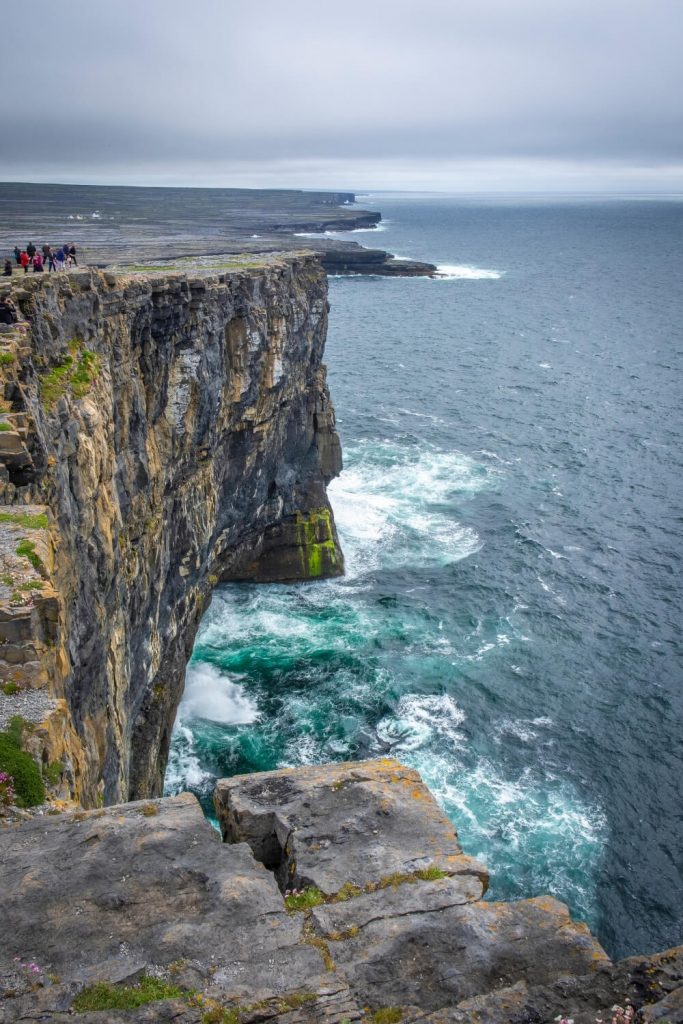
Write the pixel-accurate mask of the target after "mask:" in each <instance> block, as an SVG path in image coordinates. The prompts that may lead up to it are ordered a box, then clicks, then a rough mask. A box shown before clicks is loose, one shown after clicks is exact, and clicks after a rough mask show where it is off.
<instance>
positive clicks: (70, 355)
mask: <svg viewBox="0 0 683 1024" xmlns="http://www.w3.org/2000/svg"><path fill="white" fill-rule="evenodd" d="M10 287H11V286H10ZM12 295H13V298H14V301H15V303H16V305H17V308H18V310H19V314H20V315H19V321H18V323H17V324H15V325H13V326H12V327H11V328H10V329H8V330H7V331H6V332H5V333H4V334H3V335H2V341H3V343H4V349H3V351H4V355H0V376H1V377H2V381H1V385H2V392H3V394H2V398H3V401H4V404H3V406H2V412H1V413H0V417H1V419H2V423H4V424H5V426H4V427H3V428H2V430H0V438H1V439H2V440H1V441H0V459H2V465H0V501H4V502H5V503H6V506H7V508H6V509H5V513H4V514H0V533H3V536H4V540H0V555H2V552H3V551H4V552H5V556H3V557H5V562H6V566H5V568H6V571H5V573H4V574H3V578H4V579H5V580H6V583H5V584H3V587H2V589H0V641H2V643H0V668H1V669H2V675H3V680H6V681H8V682H12V681H14V683H15V684H16V685H17V686H19V687H20V693H19V694H5V693H3V694H2V695H0V718H1V717H2V716H3V714H4V716H5V718H7V717H8V716H9V715H10V714H12V713H14V711H13V709H14V708H16V711H17V712H18V713H19V714H22V713H23V707H24V703H25V699H24V702H23V703H22V700H21V696H22V694H24V695H25V694H26V692H27V691H28V689H29V688H32V689H33V690H34V691H35V690H38V689H41V688H43V690H44V691H45V694H46V699H49V700H55V701H62V702H64V703H61V704H59V705H58V708H59V710H60V714H61V715H62V718H64V713H65V712H66V717H65V718H64V721H63V722H62V726H60V727H57V726H54V723H53V726H54V728H53V730H52V731H56V732H58V733H59V734H60V736H61V737H62V739H63V740H64V743H63V746H64V749H63V750H62V751H61V752H58V751H57V746H58V744H53V745H52V747H51V748H50V750H49V751H48V752H47V754H44V755H43V757H44V759H45V758H49V759H50V760H52V759H53V757H55V756H56V757H61V759H62V764H63V766H64V780H65V782H66V783H68V785H67V788H68V790H69V791H70V793H71V795H72V796H74V797H76V798H78V799H80V800H81V801H82V802H83V803H84V804H85V805H86V806H88V805H89V806H94V805H95V804H97V803H98V802H105V803H110V802H112V801H116V800H125V799H128V798H129V797H136V796H138V797H139V796H146V795H152V794H156V793H159V792H160V791H161V786H162V781H163V773H164V768H165V763H166V757H167V752H168V745H169V738H170V732H171V727H172V724H173V719H174V716H175V711H176V707H177V704H178V701H179V699H180V696H181V693H182V688H183V683H184V672H185V666H186V663H187V659H188V657H189V655H190V652H191V649H192V643H193V640H194V635H195V631H196V628H197V625H198V623H199V620H200V618H201V615H202V613H203V611H204V610H205V608H206V606H207V603H208V601H209V599H210V595H211V591H212V589H213V587H214V585H215V584H216V583H217V582H218V581H219V580H232V579H253V580H305V579H315V578H321V577H323V576H329V575H334V574H338V573H341V572H342V571H343V559H342V554H341V551H340V548H339V544H338V541H337V536H336V531H335V528H334V522H333V519H332V514H331V510H330V506H329V503H328V501H327V497H326V492H325V486H326V483H327V482H328V481H329V480H330V479H331V477H333V476H334V475H335V474H336V473H337V472H338V471H339V469H340V466H341V452H340V446H339V440H338V437H337V434H336V432H335V426H334V410H333V408H332V404H331V402H330V397H329V393H328V390H327V386H326V383H325V368H324V366H323V365H322V362H321V360H322V353H323V347H324V342H325V333H326V325H327V291H326V278H325V274H324V272H323V270H322V268H321V266H320V264H319V263H318V261H317V260H316V259H315V258H314V257H313V256H305V255H304V256H296V257H292V258H277V257H262V258H260V259H259V260H252V261H250V263H249V264H248V265H240V266H237V267H234V266H226V267H223V268H220V267H219V268H216V267H211V268H205V269H204V270H202V271H200V270H197V271H196V272H194V273H192V272H186V273H182V274H181V273H168V274H162V275H159V274H156V275H153V276H147V275H144V274H128V275H115V274H111V273H106V274H105V273H100V272H96V271H83V272H78V273H71V274H69V275H51V276H50V277H47V276H45V277H44V278H37V279H36V278H28V279H26V280H21V281H20V282H17V283H15V284H14V287H13V289H12ZM38 502H39V503H40V508H36V507H34V506H35V505H37V504H38ZM3 531H4V532H3ZM7 559H9V560H10V561H11V562H12V565H11V566H10V565H9V563H8V562H7ZM8 566H9V567H8ZM34 577H35V578H34ZM9 689H10V690H11V689H12V687H11V686H10V688H9ZM49 731H50V729H48V732H49ZM69 748H70V749H69Z"/></svg>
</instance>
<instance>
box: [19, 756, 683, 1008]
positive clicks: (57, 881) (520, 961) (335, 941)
mask: <svg viewBox="0 0 683 1024" xmlns="http://www.w3.org/2000/svg"><path fill="white" fill-rule="evenodd" d="M216 807H217V811H218V815H219V819H220V823H221V828H222V832H223V836H224V840H225V842H223V843H221V841H220V837H219V836H218V834H217V833H216V832H215V831H214V829H213V828H212V827H211V826H210V825H209V824H208V822H207V821H206V820H205V818H204V817H203V814H202V812H201V809H200V807H199V804H198V803H197V801H196V800H195V799H194V797H192V796H190V795H189V794H184V795H181V796H178V797H172V798H166V799H159V800H148V801H139V802H136V803H130V804H121V805H118V806H113V807H109V808H106V809H100V810H95V811H88V812H86V811H76V812H69V813H65V814H61V815H55V816H50V815H45V816H38V817H35V818H33V819H32V820H31V821H28V822H25V823H23V824H21V825H17V826H12V827H7V828H5V829H2V830H0V862H1V863H2V865H3V884H2V888H1V889H0V920H2V922H3V926H4V928H3V942H2V943H1V944H0V996H1V998H0V1024H10V1022H20V1021H37V1020H48V1021H53V1022H66V1021H74V1020H75V1021H79V1022H82V1024H124V1022H127V1021H135V1022H138V1024H140V1022H153V1021H154V1022H155V1021H169V1022H170V1021H173V1022H175V1024H212V1022H214V1024H215V1022H218V1024H256V1022H262V1021H266V1020H267V1021H273V1022H278V1024H314V1022H323V1021H324V1022H327V1024H343V1022H346V1024H351V1022H354V1021H359V1020H363V1019H364V1020H367V1021H373V1020H375V1021H382V1020H385V1021H386V1020H401V1021H403V1022H404V1024H409V1022H411V1021H414V1022H417V1021H424V1022H426V1021H430V1022H432V1024H449V1022H450V1024H533V1022H535V1024H539V1022H545V1021H547V1022H550V1021H552V1020H554V1019H555V1018H556V1017H557V1016H558V1015H559V1014H563V1015H565V1016H570V1017H573V1019H574V1022H575V1024H594V1022H595V1019H596V1017H602V1018H603V1019H605V1020H609V1019H610V1012H609V1008H610V1006H611V1005H613V1004H614V1003H617V1002H618V1003H621V1004H622V1005H623V1004H624V1003H625V1000H626V999H630V1000H632V1002H633V1004H634V1005H635V1006H636V1007H642V1008H643V1010H642V1012H643V1018H642V1019H643V1020H647V1021H652V1022H654V1021H658V1020H669V1021H670V1022H672V1024H673V1022H676V1021H680V1020H681V1019H682V1018H681V1005H682V1003H683V1000H682V999H681V996H682V994H683V948H681V949H675V950H669V951H667V952H666V953H661V954H658V955H657V956H654V957H638V958H633V959H632V960H628V961H624V962H622V963H621V964H616V965H614V964H612V963H611V962H610V960H609V959H608V957H607V956H606V954H605V953H604V951H603V950H602V949H601V947H600V945H599V944H598V942H597V941H596V940H595V939H594V938H593V936H592V935H591V934H590V932H589V931H588V929H587V928H586V926H585V925H582V924H577V923H576V922H574V921H572V920H571V918H570V916H569V913H568V911H567V908H566V907H564V906H563V904H561V903H558V902H557V901H556V900H554V899H551V898H550V897H539V898H536V899H529V900H521V901H518V902H513V903H496V902H486V901H484V900H483V899H482V896H483V893H484V888H485V884H486V872H485V870H484V868H483V867H482V866H481V865H480V864H479V863H478V862H477V861H474V860H472V859H471V858H469V857H467V856H465V855H464V854H463V853H462V850H461V848H460V845H459V843H458V838H457V834H456V832H455V830H454V828H453V826H452V824H451V823H450V822H449V821H448V820H447V819H446V818H445V817H444V816H443V814H442V813H441V811H440V810H439V809H438V807H437V805H436V804H435V802H434V801H433V799H432V797H431V796H430V795H429V792H428V790H427V789H426V787H425V786H424V784H423V783H422V781H421V779H420V777H419V775H418V774H417V773H416V772H414V771H412V770H411V769H408V768H405V767H404V766H402V765H400V764H399V763H398V762H396V761H394V760H392V759H382V760H379V761H366V762H358V763H355V764H353V763H352V764H345V765H339V764H335V765H324V766H319V767H315V768H302V769H285V770H283V771H277V772H266V773H263V774H260V775H253V776H242V777H238V778H234V779H229V780H223V781H221V782H219V783H218V785H217V789H216ZM292 888H297V889H298V890H299V894H298V895H297V897H296V898H294V899H292V896H291V895H288V892H290V891H291V889H292ZM302 889H303V891H304V897H305V898H304V899H303V900H301V899H300V896H301V890H302ZM126 1000H128V1001H126ZM131 1000H132V1001H131Z"/></svg>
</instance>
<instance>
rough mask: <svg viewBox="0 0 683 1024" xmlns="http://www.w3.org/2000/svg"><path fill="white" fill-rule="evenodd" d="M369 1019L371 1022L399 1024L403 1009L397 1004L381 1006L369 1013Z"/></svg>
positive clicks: (374, 1023)
mask: <svg viewBox="0 0 683 1024" xmlns="http://www.w3.org/2000/svg"><path fill="white" fill-rule="evenodd" d="M369 1020H371V1021H372V1024H399V1021H401V1020H403V1010H401V1009H399V1007H398V1006H383V1007H382V1008H381V1010H375V1012H374V1013H371V1014H370V1017H369Z"/></svg>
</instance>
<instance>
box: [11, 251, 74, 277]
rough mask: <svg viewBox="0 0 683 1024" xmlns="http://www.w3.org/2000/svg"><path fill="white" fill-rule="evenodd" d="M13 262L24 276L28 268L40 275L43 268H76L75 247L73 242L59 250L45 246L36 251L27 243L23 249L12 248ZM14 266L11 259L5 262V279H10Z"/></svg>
mask: <svg viewBox="0 0 683 1024" xmlns="http://www.w3.org/2000/svg"><path fill="white" fill-rule="evenodd" d="M14 261H15V263H16V265H17V266H18V267H21V268H22V269H23V271H24V273H25V274H28V271H29V267H30V268H32V269H33V273H34V274H42V273H43V271H44V270H45V268H46V267H47V269H48V270H66V268H67V267H77V266H78V260H77V259H76V246H75V245H74V244H73V242H67V244H66V245H62V246H61V247H60V248H59V249H53V248H52V246H51V245H47V244H45V245H44V246H43V247H42V250H41V251H39V250H38V249H36V247H35V245H34V244H33V242H29V243H28V245H27V246H26V248H25V249H20V248H19V246H18V245H15V246H14ZM13 269H14V264H13V263H12V260H11V259H9V258H8V259H6V260H5V269H4V271H3V274H4V276H5V277H11V276H12V271H13Z"/></svg>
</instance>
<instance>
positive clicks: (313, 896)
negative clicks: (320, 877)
mask: <svg viewBox="0 0 683 1024" xmlns="http://www.w3.org/2000/svg"><path fill="white" fill-rule="evenodd" d="M324 902H325V897H324V896H323V894H322V893H321V891H320V889H316V887H315V886H314V885H311V886H309V887H308V889H301V891H299V890H298V889H293V890H292V891H291V892H287V893H286V894H285V906H286V908H287V910H308V909H309V908H310V907H318V906H320V904H321V903H324Z"/></svg>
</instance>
